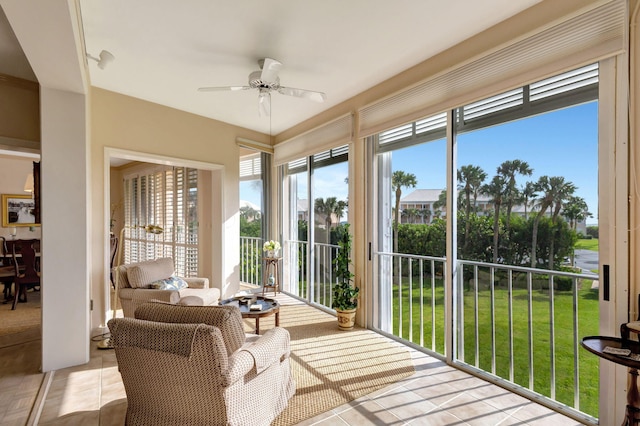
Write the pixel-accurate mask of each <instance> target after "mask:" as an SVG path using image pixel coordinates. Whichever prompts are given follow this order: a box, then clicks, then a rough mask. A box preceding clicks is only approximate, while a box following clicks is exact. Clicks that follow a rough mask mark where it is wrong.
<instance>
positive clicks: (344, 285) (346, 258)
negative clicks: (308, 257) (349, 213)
mask: <svg viewBox="0 0 640 426" xmlns="http://www.w3.org/2000/svg"><path fill="white" fill-rule="evenodd" d="M343 226H344V232H343V233H342V235H341V236H340V239H339V240H338V246H339V247H340V248H339V249H338V253H337V255H336V258H335V259H333V265H334V268H335V273H336V279H337V282H336V284H334V286H333V301H332V302H331V307H332V308H333V309H335V310H337V311H347V310H350V309H355V308H357V307H358V295H359V294H360V289H359V288H358V287H355V286H353V285H352V282H353V276H354V275H353V274H352V273H351V270H349V266H350V265H351V233H350V232H349V224H348V223H346V224H344V225H343Z"/></svg>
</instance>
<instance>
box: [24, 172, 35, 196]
mask: <svg viewBox="0 0 640 426" xmlns="http://www.w3.org/2000/svg"><path fill="white" fill-rule="evenodd" d="M24 192H28V193H30V194H33V173H29V174H28V175H27V180H25V181H24Z"/></svg>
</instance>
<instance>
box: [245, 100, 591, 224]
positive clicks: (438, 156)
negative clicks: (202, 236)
mask: <svg viewBox="0 0 640 426" xmlns="http://www.w3.org/2000/svg"><path fill="white" fill-rule="evenodd" d="M597 117H598V104H597V102H590V103H588V104H583V105H578V106H574V107H571V108H566V109H562V110H558V111H554V112H551V113H547V114H543V115H539V116H535V117H530V118H526V119H523V120H518V121H514V122H510V123H506V124H501V125H498V126H493V127H489V128H484V129H482V130H478V131H474V132H469V133H464V134H461V135H459V136H458V168H460V167H461V166H465V165H468V164H472V165H475V166H480V167H481V168H482V169H483V170H484V171H485V172H486V173H487V175H488V177H487V182H488V181H489V180H491V178H492V177H493V176H494V175H495V172H496V169H497V167H498V166H499V165H500V164H501V163H502V162H504V161H507V160H515V159H520V160H523V161H526V162H527V163H529V166H530V167H531V168H533V175H532V176H529V177H523V176H520V177H518V178H517V185H518V186H523V185H524V184H525V183H526V182H527V181H537V180H538V178H539V177H540V176H542V175H548V176H563V177H564V178H565V179H566V180H567V181H569V182H572V183H573V184H574V185H576V186H577V188H578V189H577V190H576V193H575V195H577V196H580V197H582V198H584V199H585V201H586V202H587V204H588V206H589V211H590V212H591V213H592V214H593V217H592V218H589V219H587V223H588V224H597V213H598V124H597V123H598V119H597ZM392 164H393V170H394V171H395V170H403V171H405V172H408V173H413V174H414V175H416V178H417V181H418V185H417V186H416V188H420V189H438V188H444V187H445V180H446V144H445V141H444V140H439V141H434V142H430V143H427V144H422V145H420V146H415V147H410V148H406V149H402V150H397V151H394V152H393V157H392ZM346 176H347V165H346V164H339V165H335V166H330V167H327V168H323V169H319V170H318V171H317V172H316V174H315V180H316V182H321V183H319V184H317V185H316V189H315V190H316V197H323V198H326V197H331V196H335V197H337V198H338V199H346V198H347V185H346V184H345V183H344V178H345V177H346ZM411 191H412V190H411V189H404V190H403V195H406V194H408V193H410V192H411ZM240 198H241V199H243V200H248V201H251V202H252V203H255V204H257V205H259V204H260V198H259V195H258V194H257V193H254V191H251V190H250V189H249V188H248V185H246V184H244V183H241V189H240ZM301 198H306V196H301Z"/></svg>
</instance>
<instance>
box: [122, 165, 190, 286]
mask: <svg viewBox="0 0 640 426" xmlns="http://www.w3.org/2000/svg"><path fill="white" fill-rule="evenodd" d="M197 207H198V171H197V170H196V169H189V168H184V167H174V168H171V167H167V168H165V167H153V168H152V169H150V170H148V171H143V172H140V173H137V174H133V175H129V176H126V177H125V179H124V213H125V234H124V244H125V245H124V250H125V257H124V260H125V263H132V262H140V261H143V260H147V259H155V258H158V257H171V258H173V261H174V266H175V268H176V274H177V275H180V276H183V277H193V276H197V274H198V213H197ZM147 225H157V226H160V227H162V228H163V232H162V233H161V234H151V233H147V232H146V231H145V230H144V227H145V226H147Z"/></svg>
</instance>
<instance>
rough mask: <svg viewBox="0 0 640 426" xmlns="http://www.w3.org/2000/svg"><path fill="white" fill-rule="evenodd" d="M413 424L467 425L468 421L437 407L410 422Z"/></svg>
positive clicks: (435, 425) (427, 425) (438, 425)
mask: <svg viewBox="0 0 640 426" xmlns="http://www.w3.org/2000/svg"><path fill="white" fill-rule="evenodd" d="M409 425H411V426H422V425H424V426H466V425H468V423H465V422H464V421H462V420H460V419H459V418H457V417H456V416H454V415H453V414H451V413H449V412H447V411H445V410H441V409H437V410H434V411H431V412H429V413H427V414H425V415H423V416H421V417H418V418H416V419H413V420H412V421H411V422H409Z"/></svg>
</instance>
